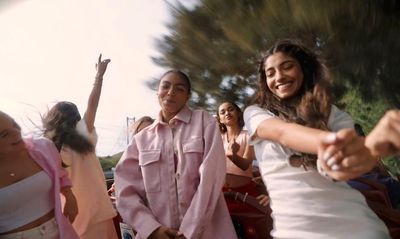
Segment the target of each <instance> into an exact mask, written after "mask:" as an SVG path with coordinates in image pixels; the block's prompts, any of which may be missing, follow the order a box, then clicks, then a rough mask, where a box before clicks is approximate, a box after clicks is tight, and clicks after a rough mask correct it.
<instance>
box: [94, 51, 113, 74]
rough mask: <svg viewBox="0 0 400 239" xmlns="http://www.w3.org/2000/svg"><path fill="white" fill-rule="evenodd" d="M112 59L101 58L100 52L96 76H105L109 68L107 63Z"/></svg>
mask: <svg viewBox="0 0 400 239" xmlns="http://www.w3.org/2000/svg"><path fill="white" fill-rule="evenodd" d="M110 61H111V60H110V59H105V60H101V54H100V56H99V59H98V61H97V63H96V70H97V74H96V78H103V75H104V73H105V72H106V70H107V65H108V63H110Z"/></svg>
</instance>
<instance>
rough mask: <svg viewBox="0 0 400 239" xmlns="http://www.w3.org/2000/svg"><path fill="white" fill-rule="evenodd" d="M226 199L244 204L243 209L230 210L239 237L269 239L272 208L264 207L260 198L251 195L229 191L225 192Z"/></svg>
mask: <svg viewBox="0 0 400 239" xmlns="http://www.w3.org/2000/svg"><path fill="white" fill-rule="evenodd" d="M224 196H225V200H227V201H228V203H229V202H232V200H234V201H235V202H236V203H238V204H239V205H240V204H243V206H244V207H241V208H243V210H235V211H230V212H229V213H230V215H231V218H232V221H233V223H234V225H235V229H236V233H237V234H238V237H239V238H244V239H269V238H272V237H271V236H270V232H271V230H272V218H271V208H270V207H269V205H268V206H267V207H264V206H262V205H260V204H259V202H258V200H257V199H256V198H255V197H253V196H250V195H245V194H243V193H239V192H234V191H227V192H224Z"/></svg>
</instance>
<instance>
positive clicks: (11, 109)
mask: <svg viewBox="0 0 400 239" xmlns="http://www.w3.org/2000/svg"><path fill="white" fill-rule="evenodd" d="M167 21H169V16H168V10H167V5H166V3H165V2H164V1H163V0H20V1H16V0H10V1H4V0H2V2H1V3H0V29H1V31H0V109H1V110H2V111H4V112H6V113H8V114H10V115H11V116H12V117H14V118H15V119H16V120H17V122H18V123H20V124H21V126H22V127H23V134H24V135H28V134H29V133H30V132H31V131H32V130H33V128H34V125H33V124H32V123H31V122H30V120H32V121H34V122H35V123H36V124H38V125H40V120H39V119H40V114H44V113H46V111H47V109H48V108H50V107H52V106H53V105H54V103H56V102H57V101H62V100H67V101H71V102H74V103H75V104H77V106H78V108H79V110H80V112H81V114H82V115H83V113H84V110H85V109H86V102H87V98H88V96H89V93H90V91H91V89H92V85H93V82H94V76H95V68H94V64H95V62H96V60H97V57H98V55H99V53H102V54H103V58H110V59H111V63H110V64H109V67H108V69H107V72H106V74H105V77H104V81H103V91H102V96H101V99H100V105H99V108H98V112H97V118H96V122H95V126H96V128H97V132H98V135H99V141H98V145H97V154H98V155H101V156H104V155H112V154H114V153H117V152H119V151H122V150H123V149H125V147H126V117H134V116H135V117H137V118H139V117H141V116H143V115H149V116H152V117H154V116H156V115H157V113H158V111H159V105H158V102H157V96H156V92H155V91H152V90H150V89H148V88H147V87H146V85H145V84H144V82H145V80H148V79H150V78H152V77H158V76H160V75H161V74H162V72H163V71H164V70H163V69H161V68H159V67H157V66H155V65H154V64H153V63H152V62H151V59H150V57H151V56H156V55H157V52H156V49H155V47H154V39H155V38H156V37H160V36H161V35H162V34H163V33H164V34H165V33H167V30H166V27H165V24H166V23H167Z"/></svg>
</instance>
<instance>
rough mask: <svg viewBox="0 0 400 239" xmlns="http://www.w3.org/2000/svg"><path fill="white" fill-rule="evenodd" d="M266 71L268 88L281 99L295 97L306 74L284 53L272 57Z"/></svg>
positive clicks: (296, 62) (265, 66)
mask: <svg viewBox="0 0 400 239" xmlns="http://www.w3.org/2000/svg"><path fill="white" fill-rule="evenodd" d="M264 70H265V75H266V84H267V86H268V88H269V89H270V91H271V92H272V93H273V94H274V95H276V96H278V97H279V98H281V99H287V98H290V97H292V96H294V95H295V94H296V93H297V92H298V91H299V90H300V88H301V86H302V84H303V80H304V74H303V71H302V69H301V66H300V64H299V62H298V61H297V60H296V59H295V58H293V57H290V56H288V55H286V54H284V53H282V52H276V53H274V54H272V55H270V56H269V57H268V58H267V59H266V61H265V63H264Z"/></svg>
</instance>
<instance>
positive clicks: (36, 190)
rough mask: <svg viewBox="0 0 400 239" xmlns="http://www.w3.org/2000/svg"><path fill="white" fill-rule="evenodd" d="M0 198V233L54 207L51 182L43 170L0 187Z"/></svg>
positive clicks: (30, 220)
mask: <svg viewBox="0 0 400 239" xmlns="http://www.w3.org/2000/svg"><path fill="white" fill-rule="evenodd" d="M37 185H40V187H38V186H37ZM0 198H1V199H0V233H3V232H8V231H11V230H14V229H16V228H19V227H21V226H24V225H26V224H28V223H30V222H33V221H34V220H36V219H38V218H40V217H41V216H43V215H46V213H48V212H50V211H51V210H53V209H54V200H53V191H52V182H51V179H50V177H49V175H47V174H46V172H45V171H40V172H38V173H36V174H34V175H32V176H29V177H27V178H24V179H22V180H21V181H18V182H16V183H14V184H11V185H9V186H6V187H3V188H0ZM0 238H1V236H0Z"/></svg>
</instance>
